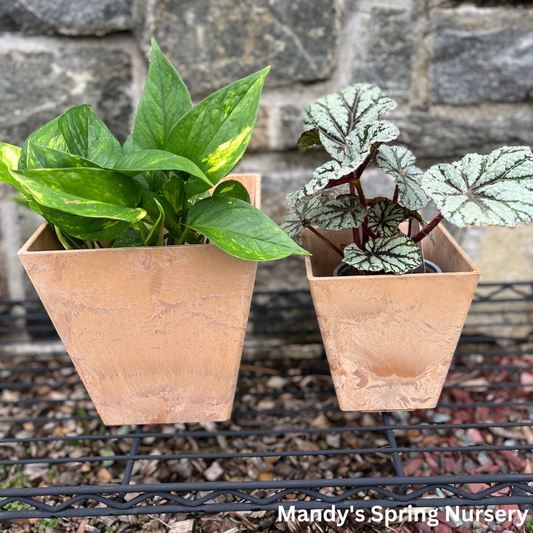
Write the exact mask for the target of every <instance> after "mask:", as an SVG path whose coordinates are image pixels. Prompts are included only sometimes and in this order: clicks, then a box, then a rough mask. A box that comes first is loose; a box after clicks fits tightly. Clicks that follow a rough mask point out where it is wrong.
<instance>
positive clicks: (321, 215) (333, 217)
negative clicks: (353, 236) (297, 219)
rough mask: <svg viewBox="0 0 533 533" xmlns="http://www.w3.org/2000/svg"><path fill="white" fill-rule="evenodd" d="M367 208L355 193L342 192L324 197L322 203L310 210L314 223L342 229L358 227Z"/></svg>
mask: <svg viewBox="0 0 533 533" xmlns="http://www.w3.org/2000/svg"><path fill="white" fill-rule="evenodd" d="M366 213H367V211H366V208H365V207H363V206H362V205H361V202H360V201H359V197H358V196H357V195H355V194H341V195H340V196H337V198H330V199H322V203H321V204H319V205H317V206H315V207H313V209H310V210H309V211H308V216H309V218H310V219H311V221H312V222H313V223H314V224H317V225H318V226H320V227H321V228H322V229H325V230H332V231H340V230H342V229H348V228H358V227H359V226H360V225H361V224H362V223H363V220H364V219H365V217H366Z"/></svg>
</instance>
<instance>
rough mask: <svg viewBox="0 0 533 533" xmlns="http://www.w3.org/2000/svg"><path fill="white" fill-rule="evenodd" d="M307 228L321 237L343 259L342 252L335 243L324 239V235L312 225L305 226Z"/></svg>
mask: <svg viewBox="0 0 533 533" xmlns="http://www.w3.org/2000/svg"><path fill="white" fill-rule="evenodd" d="M307 227H308V228H309V230H311V231H312V232H313V233H314V234H315V235H316V236H317V237H318V238H319V239H322V240H323V241H324V242H325V243H326V244H327V245H328V246H329V247H330V248H332V249H333V250H335V251H336V252H337V253H338V254H339V255H340V256H341V257H342V258H343V259H344V253H343V252H342V250H341V249H340V248H338V247H337V246H336V245H335V244H333V243H332V242H331V241H330V240H329V239H326V237H324V235H322V234H321V233H319V232H318V231H317V230H316V229H315V228H313V226H307Z"/></svg>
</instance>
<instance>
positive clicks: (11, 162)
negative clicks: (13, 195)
mask: <svg viewBox="0 0 533 533" xmlns="http://www.w3.org/2000/svg"><path fill="white" fill-rule="evenodd" d="M20 153H21V149H20V148H19V147H18V146H12V145H11V144H5V143H3V142H0V181H3V182H4V183H7V184H8V185H11V186H12V187H15V188H16V189H18V190H19V191H20V192H21V193H22V194H24V195H25V196H27V195H28V194H27V193H26V192H24V187H23V186H22V185H21V184H20V183H19V182H18V181H17V180H16V179H15V177H14V176H12V175H11V173H10V172H9V170H10V169H16V168H17V167H18V163H19V159H20Z"/></svg>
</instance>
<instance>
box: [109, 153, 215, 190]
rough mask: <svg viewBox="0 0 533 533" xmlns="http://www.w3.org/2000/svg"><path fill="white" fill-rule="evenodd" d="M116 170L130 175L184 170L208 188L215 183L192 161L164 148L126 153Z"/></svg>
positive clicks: (117, 164) (118, 162)
mask: <svg viewBox="0 0 533 533" xmlns="http://www.w3.org/2000/svg"><path fill="white" fill-rule="evenodd" d="M115 170H117V171H118V172H122V173H123V174H127V175H128V176H135V175H136V174H140V173H141V172H147V171H153V170H182V171H184V172H188V173H189V174H192V175H193V176H197V177H198V178H199V179H200V180H201V181H203V182H204V183H205V185H206V186H207V188H208V189H210V188H211V187H213V185H214V184H213V183H211V182H210V181H209V179H208V178H207V177H206V175H205V174H204V173H203V172H202V170H200V169H199V168H198V167H197V166H196V165H195V164H194V163H193V162H192V161H190V160H189V159H187V158H186V157H183V156H181V155H175V154H172V153H170V152H165V151H164V150H139V151H138V152H133V153H131V154H128V155H125V156H124V157H122V158H121V159H120V160H119V161H117V163H116V165H115Z"/></svg>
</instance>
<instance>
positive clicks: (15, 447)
mask: <svg viewBox="0 0 533 533" xmlns="http://www.w3.org/2000/svg"><path fill="white" fill-rule="evenodd" d="M532 314H533V283H531V282H523V283H491V284H482V285H480V287H479V289H478V291H477V293H476V296H475V298H474V302H473V305H472V310H471V312H470V314H469V318H468V320H467V325H466V326H465V329H464V331H463V335H462V337H461V341H460V344H459V347H458V350H457V353H456V355H455V358H454V360H453V363H452V366H451V367H450V373H449V378H448V381H447V383H446V385H445V388H444V391H443V393H442V395H441V398H440V400H439V403H438V405H437V407H436V408H435V409H433V410H426V411H416V412H415V413H411V414H409V413H402V412H395V413H373V414H372V416H370V418H369V417H368V416H366V415H361V414H360V413H356V414H354V413H344V412H342V411H340V410H339V408H338V404H337V402H336V397H335V392H334V389H333V386H332V382H331V378H330V375H329V370H328V366H327V362H326V360H325V358H324V355H323V348H322V345H321V341H320V332H319V330H318V324H317V321H316V316H315V313H314V308H313V305H312V301H311V298H310V295H309V293H308V292H307V291H285V292H277V293H268V292H258V293H256V294H255V295H254V299H253V304H252V310H251V314H250V324H249V332H248V337H247V341H246V343H245V350H244V357H243V364H242V367H241V375H240V381H239V390H238V391H237V395H236V401H235V406H234V412H233V416H232V420H230V421H228V422H223V423H216V424H215V423H209V424H175V425H168V424H167V425H165V426H157V425H151V426H131V427H130V426H124V427H122V428H114V427H113V428H111V427H109V428H106V427H105V426H103V424H102V423H101V421H100V419H99V417H98V415H97V413H96V411H95V410H94V408H88V409H80V408H79V405H87V404H88V405H89V406H90V405H91V404H90V399H89V397H88V396H87V393H86V391H85V389H84V387H83V385H82V384H81V382H80V380H79V378H78V376H77V374H76V372H75V370H74V367H73V366H72V364H71V363H70V360H69V358H68V356H67V355H66V354H65V352H64V349H63V348H62V345H61V343H60V341H59V339H58V337H57V335H56V333H55V329H54V328H53V325H52V324H51V322H50V320H49V318H48V315H47V314H46V312H45V311H44V309H43V308H42V305H41V303H40V302H39V301H19V302H13V301H10V302H6V301H0V361H1V363H0V437H1V439H0V485H2V484H4V485H3V486H4V487H5V488H2V489H0V498H1V500H0V520H2V519H20V518H52V517H57V518H59V517H65V518H67V517H84V516H104V515H128V514H146V513H150V514H157V513H176V512H227V511H236V512H244V511H258V510H277V509H278V508H279V507H280V506H282V507H284V508H288V507H290V506H294V507H295V508H296V509H319V508H329V507H331V505H333V504H334V505H335V506H336V507H337V508H350V507H352V508H370V507H373V506H375V505H380V506H382V507H389V508H390V507H404V506H407V505H412V506H414V507H417V506H418V507H427V506H429V505H430V506H432V507H437V506H444V505H501V504H505V505H509V504H517V505H520V506H522V507H523V508H525V507H524V506H527V508H528V509H530V510H531V509H532V507H531V503H532V501H533V500H532V498H533V473H530V472H531V463H532V459H533V428H532V426H533V422H532V417H533V399H532V395H531V392H532V391H533V383H529V382H527V381H524V380H523V379H522V378H521V376H522V374H523V373H524V372H525V373H528V374H529V373H531V375H533V321H530V320H529V319H530V318H532V317H531V315H532ZM502 357H505V358H506V359H505V361H504V363H503V364H502V363H501V358H502ZM498 363H500V364H498ZM295 367H298V369H297V371H295ZM265 376H267V377H268V376H277V378H278V383H277V384H275V383H274V384H272V386H269V385H268V383H269V381H266V385H265V379H263V378H265ZM502 412H503V413H505V416H503V415H502V414H501V413H502ZM465 413H466V414H469V413H470V415H469V416H467V417H466V418H467V419H473V420H474V421H470V422H465V421H464V419H465V416H466V415H465ZM472 413H475V416H473V417H472V416H471V414H472ZM365 416H366V418H365ZM317 421H321V423H317ZM369 421H370V423H369ZM481 432H485V433H486V434H487V435H489V437H490V438H488V439H483V440H479V439H478V440H475V439H474V440H472V435H474V436H476V435H478V434H481ZM428 435H430V436H432V438H433V437H434V438H433V440H432V441H431V442H432V443H433V444H430V443H428V442H427V440H426V439H423V438H422V437H424V436H426V437H427V436H428ZM450 438H451V439H452V440H451V441H450ZM154 442H157V443H160V444H159V445H158V446H159V448H161V449H160V450H158V453H157V454H154V453H153V449H152V448H151V447H152V445H153V443H154ZM450 442H451V444H450ZM324 443H326V444H325V445H324ZM102 450H105V453H104V452H102ZM482 457H483V461H481V458H482ZM487 457H489V459H490V465H489V466H490V471H489V470H484V469H485V468H488V467H486V466H485V465H487V464H488V461H487V460H486V458H487ZM450 458H451V459H453V462H454V464H455V463H457V464H461V465H462V464H463V463H465V461H471V463H470V466H471V468H470V469H469V470H470V473H469V474H468V475H466V474H464V473H461V472H462V470H461V471H460V472H459V473H454V472H453V470H452V472H451V473H450V472H449V471H448V469H447V467H446V464H445V463H446V460H447V459H450ZM465 458H466V459H465ZM472 458H474V459H476V460H477V459H478V458H479V459H480V460H479V461H477V462H476V461H473V460H472ZM503 459H504V460H503ZM250 460H253V461H256V462H257V464H259V463H261V465H263V466H264V465H270V466H271V467H272V469H271V471H270V472H271V474H272V475H270V478H268V476H267V477H261V475H259V476H258V477H257V476H256V477H257V479H252V480H249V478H250V476H252V477H254V476H253V475H251V474H250V473H249V472H246V464H247V463H246V461H250ZM298 461H310V462H312V464H316V463H317V462H318V463H319V464H320V465H325V466H324V468H323V470H322V471H323V472H324V475H323V476H321V477H320V478H316V477H317V476H316V475H313V477H312V478H305V477H304V478H303V479H299V477H302V471H303V472H304V474H305V471H306V469H305V468H303V469H302V468H292V469H291V465H292V466H295V465H296V464H297V463H298ZM328 461H329V462H333V463H335V464H337V465H338V464H340V465H341V467H340V468H341V470H340V471H342V472H344V475H343V476H342V477H334V476H332V472H333V471H335V472H337V471H338V470H335V468H337V467H335V468H334V467H333V466H332V467H331V469H328V468H326V466H327V465H328V464H329V463H328ZM333 463H332V464H333ZM415 463H416V464H419V465H420V467H421V468H422V470H423V471H424V473H425V474H424V475H414V473H416V472H418V471H419V469H418V470H417V469H414V468H413V467H412V465H413V464H415ZM214 464H217V465H218V468H219V470H220V472H219V473H218V476H217V477H214V478H213V480H210V479H209V476H207V474H206V473H207V471H208V469H209V468H210V467H211V466H212V465H214ZM298 464H299V465H300V467H301V464H303V463H298ZM310 464H311V463H310ZM368 464H378V465H379V469H378V472H379V474H380V475H379V477H374V476H375V475H376V474H375V470H374V472H371V471H368V470H367V469H366V466H365V467H363V466H361V465H368ZM465 464H466V463H465ZM184 465H185V466H184ZM524 465H525V466H524ZM93 466H96V467H100V466H104V467H107V470H106V472H108V473H109V475H110V476H111V478H110V479H100V480H99V481H97V482H95V481H94V479H91V480H89V478H83V477H82V478H81V479H79V481H78V482H77V483H76V485H75V486H69V485H67V484H63V485H62V484H61V483H60V481H61V476H58V475H55V476H52V475H51V474H50V472H51V470H52V469H55V470H54V473H55V474H58V473H59V472H60V470H61V469H66V470H67V471H70V472H72V471H75V470H80V471H83V469H85V470H86V471H91V469H92V468H93ZM147 467H149V468H147ZM178 467H179V468H178ZM239 468H240V469H241V471H240V472H237V471H238V470H239ZM321 468H322V467H321ZM342 468H344V470H342ZM158 469H166V470H165V472H168V475H167V476H166V478H165V479H166V480H167V481H165V482H153V481H154V479H153V477H151V475H152V474H153V472H154V471H155V470H158ZM180 469H181V470H180ZM66 470H63V471H66ZM463 470H464V469H463ZM466 470H468V469H466ZM184 471H185V472H186V474H187V475H186V474H184V473H183V472H184ZM289 471H290V474H287V475H284V474H283V472H289ZM16 472H18V473H20V474H21V475H22V476H23V477H22V478H20V479H22V482H21V483H22V485H24V486H17V483H13V482H12V481H13V479H14V473H16ZM236 472H237V473H238V474H239V475H236ZM313 472H314V471H313ZM28 473H30V474H32V475H34V478H33V479H32V480H30V479H31V476H30V475H28ZM191 473H192V474H194V475H192V474H191ZM426 474H427V475H426ZM15 477H16V476H15ZM190 477H193V478H194V479H198V480H197V481H194V482H189V481H186V480H184V479H187V478H190ZM267 478H268V479H267ZM52 479H55V484H54V483H52V482H51V481H50V480H52ZM10 480H11V481H10ZM39 480H40V481H39ZM43 480H44V481H43ZM19 481H20V480H19ZM89 481H90V482H89Z"/></svg>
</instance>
